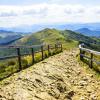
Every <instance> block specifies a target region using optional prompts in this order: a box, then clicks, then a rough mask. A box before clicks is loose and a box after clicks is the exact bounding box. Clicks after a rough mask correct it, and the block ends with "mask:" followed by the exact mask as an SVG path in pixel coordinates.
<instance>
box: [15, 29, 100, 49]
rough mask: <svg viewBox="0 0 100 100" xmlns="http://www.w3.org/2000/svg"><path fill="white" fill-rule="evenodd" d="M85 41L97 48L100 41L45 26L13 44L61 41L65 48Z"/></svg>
mask: <svg viewBox="0 0 100 100" xmlns="http://www.w3.org/2000/svg"><path fill="white" fill-rule="evenodd" d="M83 42H84V43H85V44H87V45H88V46H90V47H91V48H94V49H96V50H99V48H100V47H99V43H100V41H99V40H97V39H94V38H91V37H88V36H84V35H82V34H80V33H76V32H73V31H70V30H64V31H61V30H56V29H49V28H46V29H44V30H41V31H39V32H36V33H33V34H31V35H30V36H26V37H24V38H22V39H20V40H18V41H16V42H15V43H14V44H16V45H18V44H20V45H38V44H55V43H62V44H63V45H64V47H65V48H67V49H69V48H73V47H76V46H78V44H79V43H83Z"/></svg>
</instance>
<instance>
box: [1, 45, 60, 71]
mask: <svg viewBox="0 0 100 100" xmlns="http://www.w3.org/2000/svg"><path fill="white" fill-rule="evenodd" d="M37 46H40V49H38V50H37V51H35V48H36V47H37ZM0 48H3V49H8V48H9V49H10V48H14V49H16V54H17V55H13V56H5V57H0V61H1V60H6V59H12V58H18V65H19V71H20V70H22V63H21V62H22V61H21V57H22V56H27V55H30V56H32V64H34V63H35V53H41V60H43V59H44V52H45V51H47V52H48V55H49V54H50V50H52V49H54V50H58V49H59V50H60V51H62V44H55V45H54V46H53V45H33V46H2V47H0ZM22 48H28V49H30V51H31V53H25V54H21V51H20V49H22Z"/></svg>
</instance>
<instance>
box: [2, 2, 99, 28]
mask: <svg viewBox="0 0 100 100" xmlns="http://www.w3.org/2000/svg"><path fill="white" fill-rule="evenodd" d="M92 22H100V0H0V27H16V26H21V25H32V24H39V25H40V24H62V23H92Z"/></svg>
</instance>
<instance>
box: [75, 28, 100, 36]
mask: <svg viewBox="0 0 100 100" xmlns="http://www.w3.org/2000/svg"><path fill="white" fill-rule="evenodd" d="M76 32H79V33H82V34H83V35H86V36H95V37H100V31H99V30H98V31H96V30H90V29H88V28H81V29H78V30H76Z"/></svg>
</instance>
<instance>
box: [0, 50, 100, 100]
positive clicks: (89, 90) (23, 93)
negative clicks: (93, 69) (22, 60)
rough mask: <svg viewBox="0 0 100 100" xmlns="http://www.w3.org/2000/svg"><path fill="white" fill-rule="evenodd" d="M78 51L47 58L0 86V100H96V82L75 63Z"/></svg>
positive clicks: (99, 99)
mask: <svg viewBox="0 0 100 100" xmlns="http://www.w3.org/2000/svg"><path fill="white" fill-rule="evenodd" d="M78 53H79V51H78V49H74V50H72V51H63V52H62V53H60V54H57V55H55V56H52V57H49V58H47V59H45V60H44V61H42V62H39V63H37V64H35V65H33V66H31V67H29V68H27V69H25V70H23V71H21V72H19V73H15V74H14V75H12V76H11V77H9V78H7V79H5V80H3V81H2V82H1V83H0V100H100V78H95V76H94V74H93V73H88V72H87V71H86V69H85V68H84V67H82V65H81V64H80V63H79V62H78V61H77V55H78Z"/></svg>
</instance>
